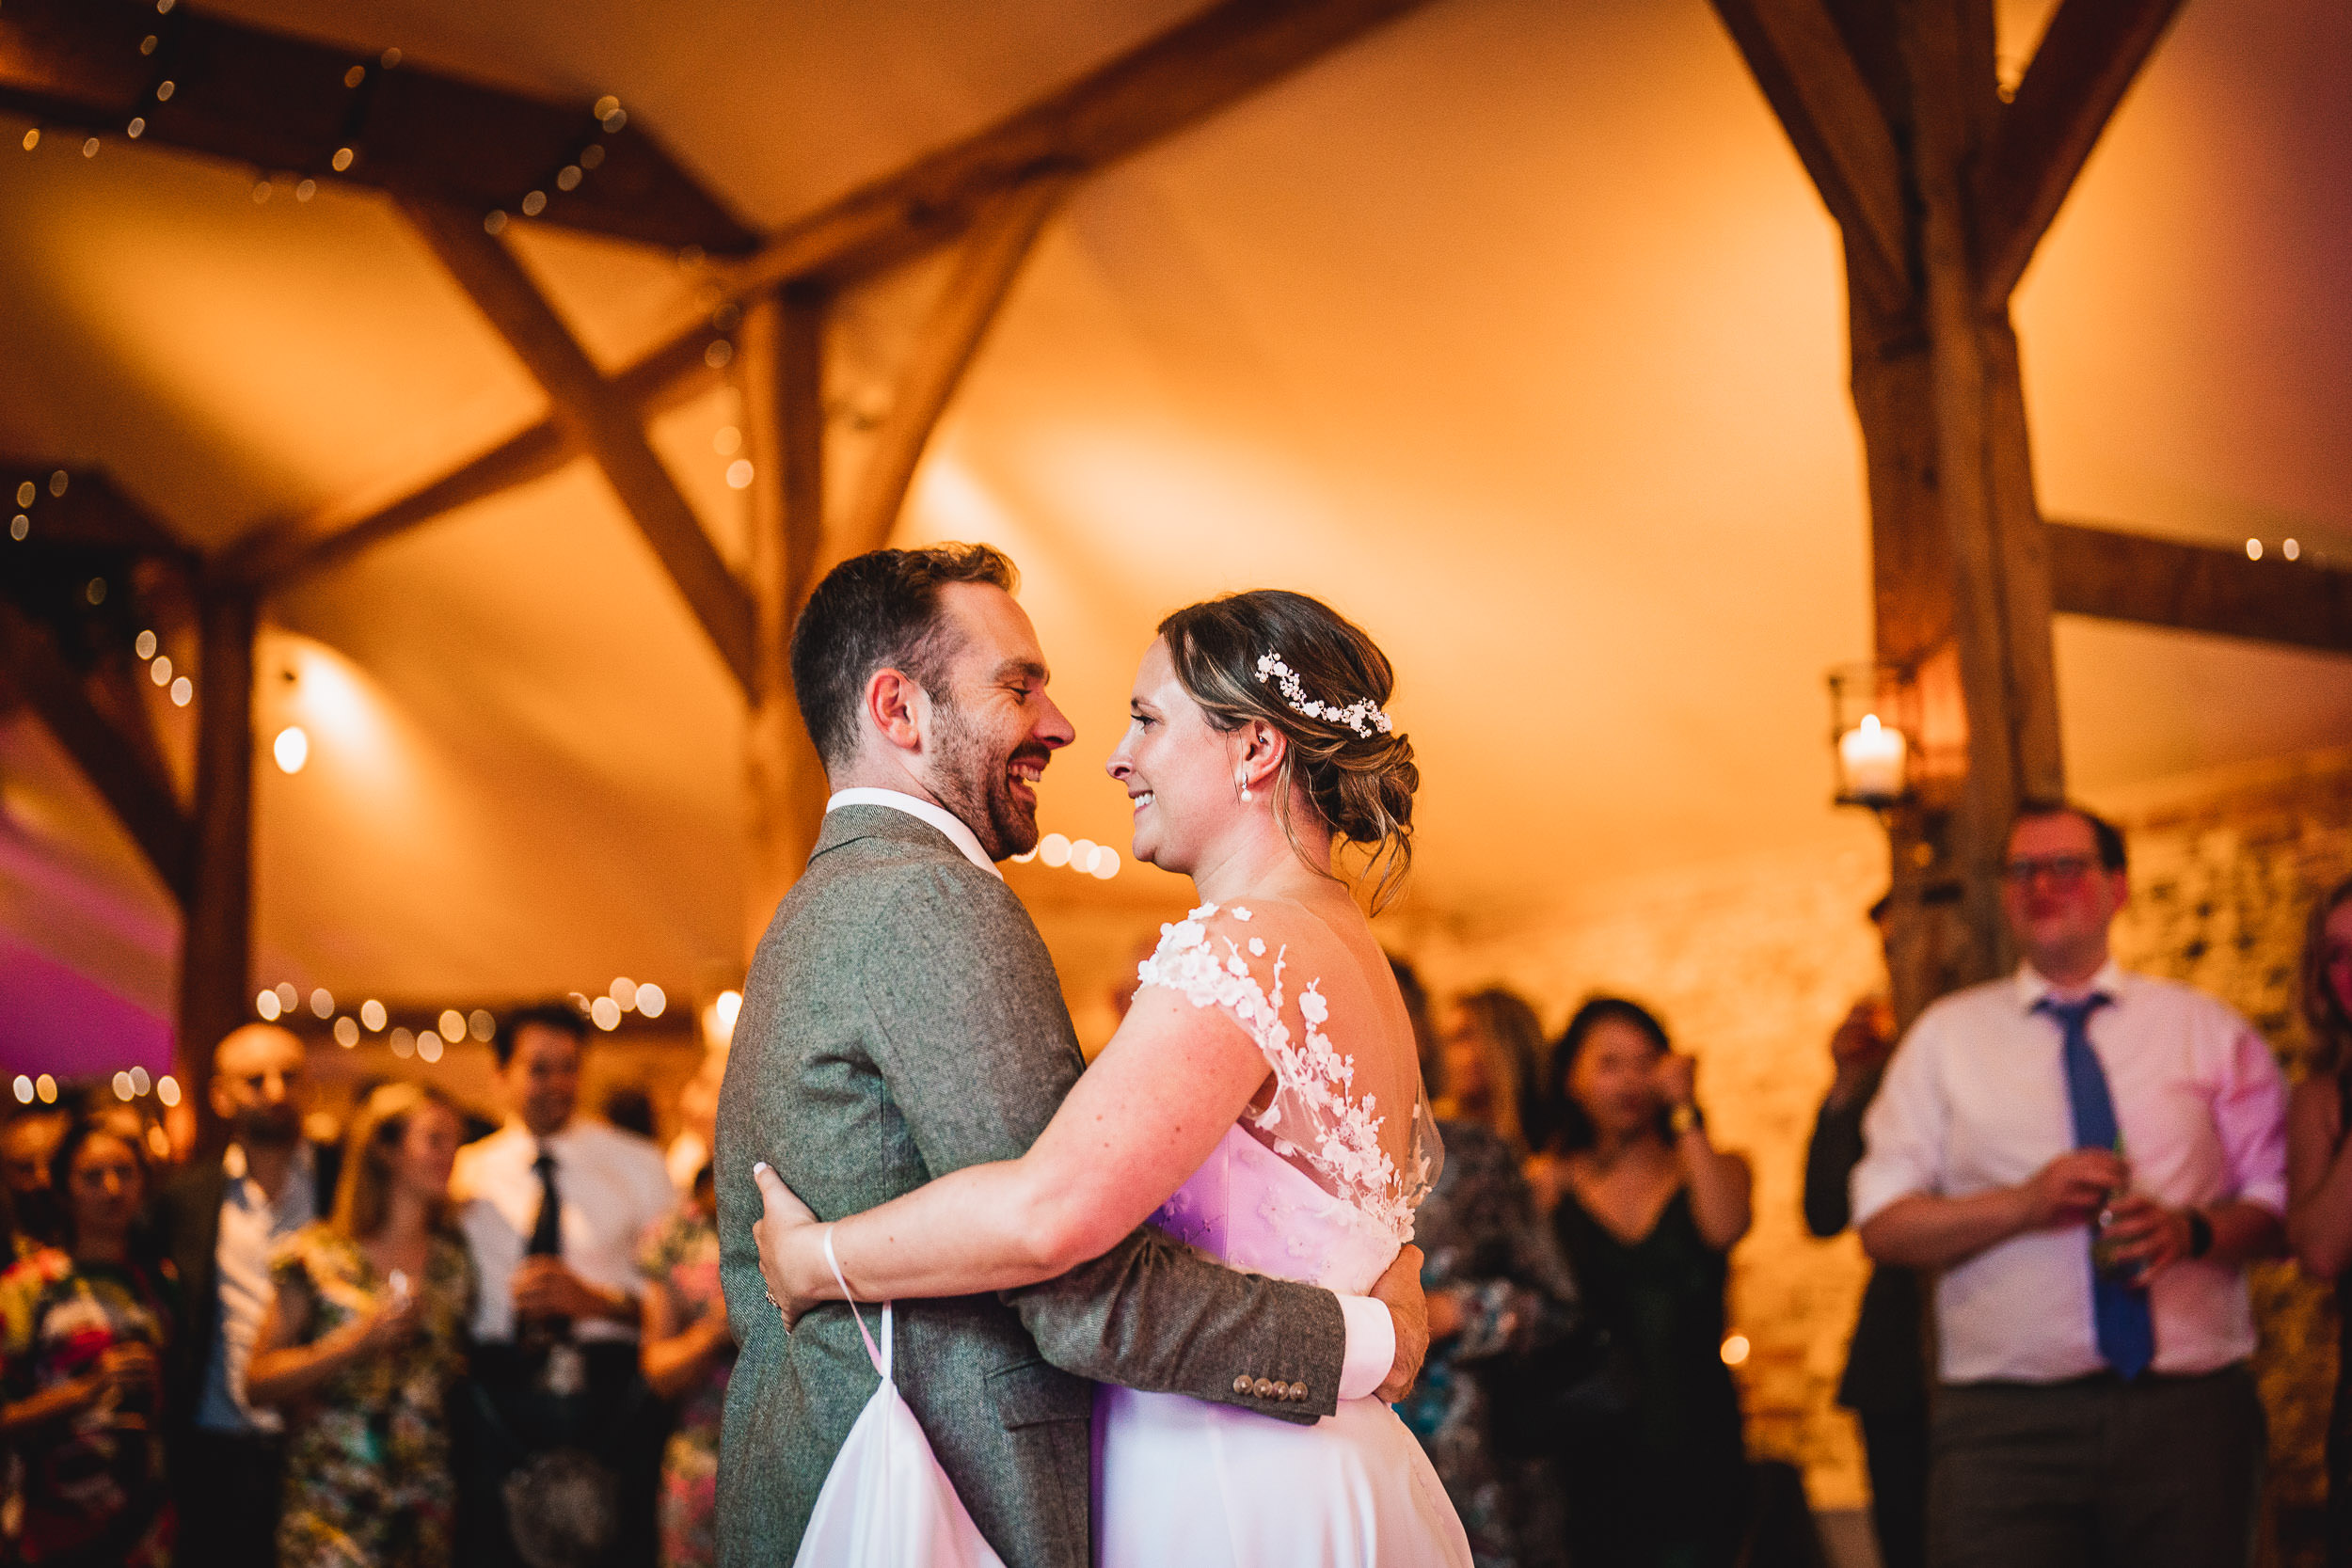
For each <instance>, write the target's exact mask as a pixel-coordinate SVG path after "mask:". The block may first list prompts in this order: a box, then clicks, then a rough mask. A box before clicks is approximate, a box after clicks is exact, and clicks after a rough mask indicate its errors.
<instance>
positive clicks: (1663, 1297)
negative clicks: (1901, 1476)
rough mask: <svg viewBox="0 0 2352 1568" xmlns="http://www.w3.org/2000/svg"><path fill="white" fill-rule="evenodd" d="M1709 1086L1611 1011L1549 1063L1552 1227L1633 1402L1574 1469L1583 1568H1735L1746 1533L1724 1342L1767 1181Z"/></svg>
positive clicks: (1598, 1431) (1601, 1423) (1583, 1446)
mask: <svg viewBox="0 0 2352 1568" xmlns="http://www.w3.org/2000/svg"><path fill="white" fill-rule="evenodd" d="M1697 1069H1698V1064H1697V1063H1696V1061H1694V1060H1693V1059H1692V1057H1689V1056H1686V1055H1681V1054H1678V1053H1676V1052H1675V1051H1674V1050H1673V1049H1672V1047H1671V1045H1670V1044H1669V1042H1668V1040H1667V1037H1666V1030H1665V1027H1664V1025H1662V1024H1661V1023H1660V1022H1658V1020H1657V1018H1656V1017H1654V1016H1653V1015H1652V1014H1651V1013H1650V1012H1649V1010H1648V1009H1646V1008H1645V1007H1643V1006H1639V1005H1638V1004H1635V1003H1632V1002H1629V1001H1626V1000H1624V999H1623V998H1620V997H1613V996H1599V997H1595V998H1594V999H1593V1000H1591V1001H1589V1002H1587V1003H1585V1004H1584V1006H1581V1007H1580V1008H1579V1009H1578V1010H1577V1013H1576V1016H1575V1017H1574V1018H1572V1019H1570V1020H1569V1021H1568V1027H1567V1032H1566V1033H1565V1035H1563V1036H1562V1037H1561V1039H1560V1044H1559V1046H1558V1048H1557V1049H1556V1050H1555V1051H1554V1053H1553V1055H1552V1061H1551V1067H1550V1071H1549V1086H1550V1087H1551V1089H1552V1091H1553V1094H1554V1097H1555V1101H1554V1102H1555V1103H1556V1104H1557V1106H1558V1108H1559V1109H1558V1116H1559V1126H1558V1129H1557V1131H1556V1132H1555V1133H1554V1136H1553V1140H1552V1158H1551V1159H1550V1161H1549V1162H1547V1165H1548V1166H1549V1170H1548V1173H1547V1174H1548V1181H1547V1184H1548V1185H1550V1186H1553V1187H1555V1188H1556V1190H1557V1191H1558V1193H1559V1195H1560V1196H1559V1207H1558V1208H1557V1209H1556V1210H1554V1211H1553V1215H1552V1219H1553V1224H1554V1226H1555V1227H1556V1228H1557V1230H1558V1233H1559V1237H1560V1240H1561V1243H1562V1245H1563V1248H1564V1250H1565V1252H1566V1255H1567V1259H1568V1267H1569V1269H1570V1271H1571V1272H1572V1273H1573V1275H1574V1276H1575V1279H1576V1284H1577V1288H1578V1290H1579V1291H1581V1301H1582V1305H1583V1308H1584V1310H1585V1311H1586V1312H1588V1313H1590V1314H1591V1315H1592V1317H1593V1318H1594V1319H1595V1321H1596V1322H1597V1323H1599V1324H1600V1325H1601V1326H1603V1327H1604V1328H1606V1329H1607V1331H1608V1333H1609V1335H1610V1337H1611V1339H1612V1340H1613V1343H1614V1344H1615V1345H1616V1346H1617V1347H1618V1352H1619V1354H1620V1356H1621V1357H1622V1359H1623V1364H1624V1370H1625V1371H1626V1373H1627V1374H1629V1386H1630V1389H1631V1396H1630V1398H1629V1400H1628V1401H1627V1402H1625V1403H1624V1404H1623V1405H1622V1407H1621V1408H1618V1409H1614V1410H1608V1409H1604V1410H1602V1411H1599V1412H1597V1414H1596V1415H1595V1416H1594V1417H1593V1418H1591V1419H1590V1420H1589V1421H1587V1422H1584V1423H1582V1424H1581V1426H1579V1427H1578V1428H1577V1429H1576V1430H1575V1431H1573V1432H1572V1433H1570V1435H1569V1439H1568V1444H1567V1449H1566V1451H1565V1453H1564V1454H1563V1455H1562V1461H1561V1464H1562V1472H1563V1475H1564V1477H1565V1481H1566V1482H1567V1487H1568V1516H1569V1520H1570V1523H1571V1528H1572V1529H1573V1531H1574V1536H1573V1540H1572V1549H1573V1554H1574V1556H1575V1557H1576V1560H1577V1561H1578V1562H1579V1563H1580V1564H1586V1565H1591V1564H1638V1565H1641V1568H1652V1565H1657V1568H1664V1565H1668V1564H1672V1565H1674V1568H1684V1565H1693V1568H1697V1565H1705V1568H1712V1565H1715V1564H1723V1563H1728V1562H1729V1561H1730V1560H1732V1557H1733V1554H1734V1553H1735V1552H1736V1550H1737V1549H1738V1545H1739V1541H1740V1529H1741V1526H1742V1524H1743V1522H1744V1520H1745V1518H1746V1516H1747V1509H1748V1482H1747V1471H1746V1461H1745V1455H1744V1451H1743V1444H1742V1438H1741V1432H1740V1397H1739V1393H1738V1391H1737V1390H1736V1389H1735V1388H1734V1387H1733V1386H1732V1381H1731V1372H1730V1370H1729V1369H1728V1368H1727V1367H1725V1366H1724V1360H1723V1342H1724V1284H1725V1282H1726V1280H1727V1278H1728V1274H1729V1269H1728V1263H1727V1261H1726V1255H1727V1254H1728V1253H1729V1252H1730V1251H1731V1248H1732V1246H1733V1245H1734V1244H1735V1243H1738V1242H1739V1240H1740V1238H1741V1237H1742V1236H1744V1235H1746V1234H1747V1232H1748V1225H1749V1222H1750V1219H1751V1217H1752V1215H1751V1211H1750V1188H1751V1185H1752V1179H1751V1175H1750V1172H1749V1169H1748V1163H1747V1161H1746V1160H1745V1159H1744V1158H1742V1157H1741V1156H1740V1155H1738V1154H1728V1153H1724V1152H1723V1151H1721V1150H1719V1149H1717V1148H1715V1146H1714V1144H1713V1143H1712V1142H1711V1141H1710V1140H1709V1138H1708V1133H1707V1118H1706V1117H1705V1116H1704V1115H1703V1114H1702V1113H1701V1112H1700V1110H1699V1104H1698V1096H1697V1092H1696V1091H1697ZM1537 1168H1538V1169H1539V1170H1544V1169H1545V1168H1546V1167H1545V1166H1542V1165H1539V1166H1538V1167H1537Z"/></svg>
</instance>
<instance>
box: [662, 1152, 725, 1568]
mask: <svg viewBox="0 0 2352 1568" xmlns="http://www.w3.org/2000/svg"><path fill="white" fill-rule="evenodd" d="M640 1264H641V1267H642V1269H643V1271H644V1275H645V1278H646V1280H647V1281H648V1282H649V1284H648V1289H647V1290H646V1291H645V1295H644V1312H645V1322H644V1340H643V1344H644V1352H643V1365H644V1373H645V1382H646V1383H647V1384H648V1385H650V1386H652V1388H653V1391H654V1392H655V1393H657V1394H660V1396H661V1397H662V1398H663V1399H666V1400H675V1401H677V1402H678V1412H677V1426H676V1428H675V1430H674V1431H673V1432H672V1433H670V1444H669V1447H668V1448H667V1449H664V1450H663V1451H662V1455H661V1561H662V1564H663V1568H707V1564H709V1563H710V1562H711V1561H713V1560H715V1558H716V1556H717V1542H716V1540H715V1539H714V1537H713V1535H712V1531H711V1515H712V1512H713V1510H714V1509H715V1508H716V1506H717V1499H718V1487H719V1423H720V1421H721V1419H722V1418H723V1417H724V1416H725V1414H726V1403H727V1374H728V1372H729V1371H731V1370H733V1369H734V1366H735V1336H734V1335H732V1334H730V1333H729V1332H728V1331H727V1304H726V1300H725V1298H724V1297H723V1296H722V1295H721V1294H720V1293H719V1229H718V1225H717V1223H716V1221H715V1219H714V1217H713V1209H712V1203H711V1180H710V1167H709V1166H708V1165H705V1166H704V1167H703V1171H702V1174H701V1175H700V1176H698V1177H696V1178H695V1179H694V1191H693V1193H692V1195H691V1196H690V1197H689V1198H688V1200H687V1202H686V1204H685V1205H684V1206H683V1207H682V1208H680V1209H679V1210H678V1212H676V1213H675V1214H674V1215H672V1216H671V1217H670V1218H669V1219H667V1220H665V1221H663V1222H662V1223H661V1224H660V1226H658V1227H655V1229H654V1231H653V1234H652V1235H651V1236H649V1237H647V1238H646V1242H645V1250H644V1256H643V1258H642V1259H640Z"/></svg>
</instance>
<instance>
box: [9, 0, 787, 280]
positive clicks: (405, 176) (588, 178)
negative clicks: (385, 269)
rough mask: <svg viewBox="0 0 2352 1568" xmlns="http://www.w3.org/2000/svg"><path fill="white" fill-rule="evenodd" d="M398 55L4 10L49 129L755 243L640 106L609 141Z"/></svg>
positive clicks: (25, 94)
mask: <svg viewBox="0 0 2352 1568" xmlns="http://www.w3.org/2000/svg"><path fill="white" fill-rule="evenodd" d="M385 59H386V55H384V54H382V53H379V52H378V51H376V50H374V49H365V50H362V49H356V48H350V47H338V46H335V45H331V44H326V43H316V42H312V41H310V40H307V39H301V38H295V37H294V36H292V35H289V34H285V33H277V32H270V31H266V30H264V29H262V28H259V27H252V26H247V25H246V24H242V23H233V22H229V21H226V20H224V19H222V18H218V17H213V16H206V15H203V14H201V13H199V12H192V11H191V9H190V8H189V7H188V6H186V5H184V4H183V5H175V6H166V7H162V8H158V7H157V6H155V5H154V4H152V3H151V0H148V3H141V0H8V3H7V4H6V5H5V6H0V109H6V110H9V111H13V112H14V113H17V114H21V115H26V116H30V117H31V118H33V119H36V120H37V121H40V122H41V123H44V124H49V125H56V126H71V127H72V128H73V129H74V130H76V131H78V132H87V133H91V134H96V135H105V136H125V135H129V136H135V137H136V138H137V139H139V140H141V141H145V142H155V143H160V144H162V145H164V146H167V147H178V148H184V149H186V150H190V151H193V152H202V153H208V154H210V155H212V156H215V157H220V158H228V159H231V160H234V161H236V162H239V163H243V164H248V165H250V166H253V167H255V168H257V169H260V170H262V171H265V172H267V171H277V170H285V171H288V172H292V173H296V174H306V175H312V176H315V177H317V178H318V179H320V180H330V179H342V180H346V181H349V182H352V183H354V184H360V185H371V186H375V187H378V188H380V189H384V190H389V191H392V192H394V193H396V194H403V195H413V196H420V197H425V198H433V199H437V200H442V201H448V202H451V203H453V204H455V205H458V206H461V207H469V208H471V209H472V210H473V213H474V215H475V216H476V217H477V218H479V217H480V216H481V215H482V214H485V213H487V212H489V211H491V210H492V209H494V208H501V209H509V210H512V209H516V208H518V207H519V206H520V204H521V202H522V200H523V198H524V197H525V196H526V195H527V194H528V193H530V192H532V191H534V190H535V191H538V192H540V193H541V194H542V195H543V196H544V197H545V198H546V199H547V209H546V212H545V213H544V214H542V221H545V222H548V223H554V224H561V225H564V226H565V227H567V228H573V229H583V230H590V231H591V232H595V233H600V234H610V235H613V236H615V237H617V238H620V239H625V240H641V241H645V242H648V243H651V244H655V245H700V246H702V247H703V248H704V249H706V250H709V251H716V252H736V251H742V250H747V249H749V248H750V247H751V245H753V243H754V241H755V235H754V234H753V233H752V232H751V230H748V229H746V228H744V226H743V225H742V224H741V223H739V221H737V219H736V218H735V217H734V215H733V214H730V213H728V212H727V210H726V209H725V208H724V207H723V206H722V205H721V204H720V202H719V201H718V200H717V198H714V197H712V196H711V195H709V194H708V193H707V192H706V191H704V190H703V189H702V188H701V186H699V185H698V184H697V183H695V182H694V181H693V179H692V178H691V177H690V176H689V175H688V174H687V173H686V172H685V170H684V169H683V168H681V167H680V166H678V165H677V164H676V163H675V161H674V160H673V159H672V158H671V157H670V155H669V154H668V153H667V152H665V151H664V150H662V149H661V147H660V145H659V144H658V143H656V142H655V141H654V140H653V139H652V138H651V137H650V136H648V135H646V134H645V132H644V130H643V129H641V128H638V127H634V126H630V125H628V123H627V119H626V117H625V116H624V117H623V119H622V121H621V122H620V124H619V126H618V128H616V129H615V130H614V131H612V132H609V133H608V132H607V131H606V130H605V129H604V127H603V126H602V125H601V124H599V123H598V121H597V120H596V117H595V115H594V114H593V113H592V107H591V105H590V104H589V103H584V102H583V103H569V104H564V103H545V102H542V101H540V100H537V99H532V98H526V97H523V96H521V95H520V94H517V93H512V92H503V91H500V90H497V89H494V88H490V87H479V86H476V85H475V84H473V83H471V82H466V81H461V80H460V79H458V78H456V77H454V76H449V75H444V74H441V73H439V72H437V71H428V70H425V69H423V68H421V67H420V66H415V65H409V64H405V63H403V64H398V65H395V66H391V67H388V66H387V65H386V64H385ZM134 122H136V124H137V126H138V129H137V130H136V131H133V130H132V129H131V127H132V125H133V124H134ZM591 149H594V150H593V151H591ZM344 150H348V152H349V154H350V156H349V158H348V159H347V160H346V161H345V166H343V167H342V168H338V167H337V166H336V165H337V161H338V159H339V156H340V155H341V154H342V152H343V151H344ZM567 168H569V169H573V170H576V171H577V172H578V182H577V183H576V184H575V185H574V187H573V188H572V189H571V190H569V191H566V190H564V189H563V188H562V185H561V183H560V182H559V180H558V175H559V173H561V172H562V171H563V170H564V169H567Z"/></svg>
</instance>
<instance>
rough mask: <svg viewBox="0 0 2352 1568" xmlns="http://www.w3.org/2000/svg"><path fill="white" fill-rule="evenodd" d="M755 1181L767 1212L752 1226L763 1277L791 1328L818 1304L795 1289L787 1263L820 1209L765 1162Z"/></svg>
mask: <svg viewBox="0 0 2352 1568" xmlns="http://www.w3.org/2000/svg"><path fill="white" fill-rule="evenodd" d="M752 1180H754V1181H755V1182H756V1183H758V1185H759V1201H760V1208H761V1210H762V1211H763V1212H762V1213H761V1214H760V1217H759V1219H758V1220H757V1221H756V1222H755V1223H754V1224H753V1226H752V1239H753V1240H754V1241H755V1242H756V1243H759V1273H760V1277H761V1278H763V1279H765V1280H766V1281H767V1282H768V1299H769V1301H770V1302H771V1303H773V1304H774V1306H775V1308H776V1310H777V1311H778V1312H781V1313H782V1314H784V1326H785V1328H786V1329H787V1330H789V1329H790V1328H791V1327H792V1325H793V1324H795V1323H799V1322H800V1321H801V1314H802V1313H803V1312H805V1311H807V1310H808V1309H809V1308H810V1307H814V1306H815V1305H816V1304H817V1298H816V1297H814V1296H800V1295H798V1294H797V1293H796V1292H795V1291H794V1288H793V1283H792V1279H793V1273H794V1271H793V1270H792V1269H791V1268H790V1267H789V1266H788V1264H787V1254H788V1252H789V1251H790V1249H792V1248H793V1247H796V1246H799V1245H802V1244H803V1243H805V1241H806V1236H805V1232H806V1231H807V1230H808V1229H809V1227H812V1226H814V1225H816V1223H817V1212H816V1211H815V1210H813V1209H811V1208H810V1207H809V1206H808V1205H807V1204H805V1203H803V1202H802V1201H801V1200H800V1198H799V1197H798V1196H796V1195H795V1194H794V1193H793V1191H792V1189H791V1188H789V1187H787V1186H786V1185H785V1184H784V1178H783V1177H781V1176H778V1175H777V1174H776V1173H775V1172H774V1171H773V1170H772V1169H771V1168H770V1167H769V1165H768V1164H767V1163H766V1162H765V1161H762V1162H761V1163H759V1164H755V1165H754V1166H753V1167H752Z"/></svg>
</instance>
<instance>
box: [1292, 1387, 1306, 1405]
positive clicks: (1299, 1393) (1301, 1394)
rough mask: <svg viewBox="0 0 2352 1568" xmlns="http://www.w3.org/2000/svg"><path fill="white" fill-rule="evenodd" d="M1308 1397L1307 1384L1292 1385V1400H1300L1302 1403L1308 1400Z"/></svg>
mask: <svg viewBox="0 0 2352 1568" xmlns="http://www.w3.org/2000/svg"><path fill="white" fill-rule="evenodd" d="M1306 1397H1307V1386H1306V1385H1305V1384H1303V1383H1294V1384H1292V1385H1291V1398H1292V1399H1294V1400H1300V1401H1303V1400H1305V1399H1306Z"/></svg>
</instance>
